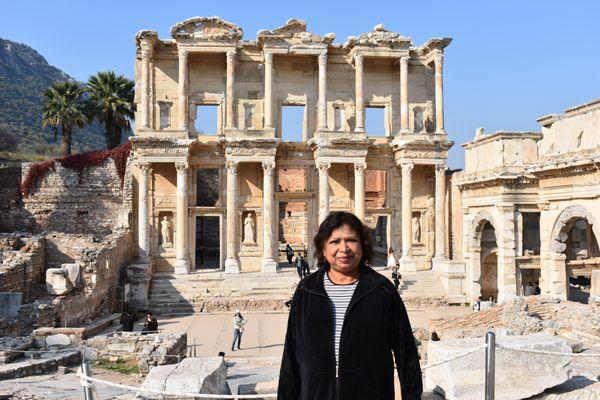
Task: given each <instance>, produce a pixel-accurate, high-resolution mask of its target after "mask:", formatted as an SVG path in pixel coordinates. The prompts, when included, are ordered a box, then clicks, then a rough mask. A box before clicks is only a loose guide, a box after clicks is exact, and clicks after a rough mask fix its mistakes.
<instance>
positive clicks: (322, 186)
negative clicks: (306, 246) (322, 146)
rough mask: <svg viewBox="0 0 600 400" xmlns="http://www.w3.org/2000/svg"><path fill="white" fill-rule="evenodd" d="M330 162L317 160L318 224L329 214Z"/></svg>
mask: <svg viewBox="0 0 600 400" xmlns="http://www.w3.org/2000/svg"><path fill="white" fill-rule="evenodd" d="M330 167H331V163H328V162H319V163H317V168H318V169H319V225H320V224H321V222H323V220H324V219H325V218H327V216H328V215H329V168H330Z"/></svg>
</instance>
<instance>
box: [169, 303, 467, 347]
mask: <svg viewBox="0 0 600 400" xmlns="http://www.w3.org/2000/svg"><path fill="white" fill-rule="evenodd" d="M468 312H470V307H455V306H447V307H437V308H433V309H424V310H409V311H408V314H409V318H410V321H411V325H412V326H413V328H416V327H420V328H427V327H428V326H429V321H430V320H431V319H436V318H441V317H451V316H457V315H463V314H465V313H468ZM242 314H244V313H243V310H242ZM244 317H245V318H246V319H247V320H248V323H247V325H246V329H245V331H244V333H243V336H242V350H240V351H237V350H236V351H234V352H232V351H231V341H232V340H233V323H232V319H233V313H228V314H196V315H190V316H185V317H169V318H166V317H165V318H160V317H159V318H160V319H159V321H158V322H159V328H160V329H161V330H163V331H164V332H174V331H186V332H187V334H188V345H192V344H194V340H195V341H196V345H197V349H196V350H197V355H198V356H216V355H217V354H218V353H219V351H224V352H225V353H226V354H227V358H231V357H236V358H238V357H243V358H251V357H281V354H282V352H283V343H284V339H285V330H286V326H287V318H288V315H287V313H275V312H264V311H263V312H257V313H247V314H244Z"/></svg>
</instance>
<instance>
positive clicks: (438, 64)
mask: <svg viewBox="0 0 600 400" xmlns="http://www.w3.org/2000/svg"><path fill="white" fill-rule="evenodd" d="M433 63H434V64H435V68H436V69H437V68H442V67H443V66H444V53H442V52H441V51H439V52H436V53H434V54H433Z"/></svg>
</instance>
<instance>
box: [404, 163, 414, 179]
mask: <svg viewBox="0 0 600 400" xmlns="http://www.w3.org/2000/svg"><path fill="white" fill-rule="evenodd" d="M401 168H402V176H403V177H404V176H407V177H410V174H411V172H412V170H413V168H415V163H412V162H407V163H403V164H402V165H401Z"/></svg>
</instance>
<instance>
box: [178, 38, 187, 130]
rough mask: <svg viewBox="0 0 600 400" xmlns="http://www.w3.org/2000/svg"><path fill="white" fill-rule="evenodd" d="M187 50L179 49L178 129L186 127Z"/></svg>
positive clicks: (185, 128)
mask: <svg viewBox="0 0 600 400" xmlns="http://www.w3.org/2000/svg"><path fill="white" fill-rule="evenodd" d="M188 108H189V106H188V51H187V50H179V129H182V130H187V129H188V112H189V110H188Z"/></svg>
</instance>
